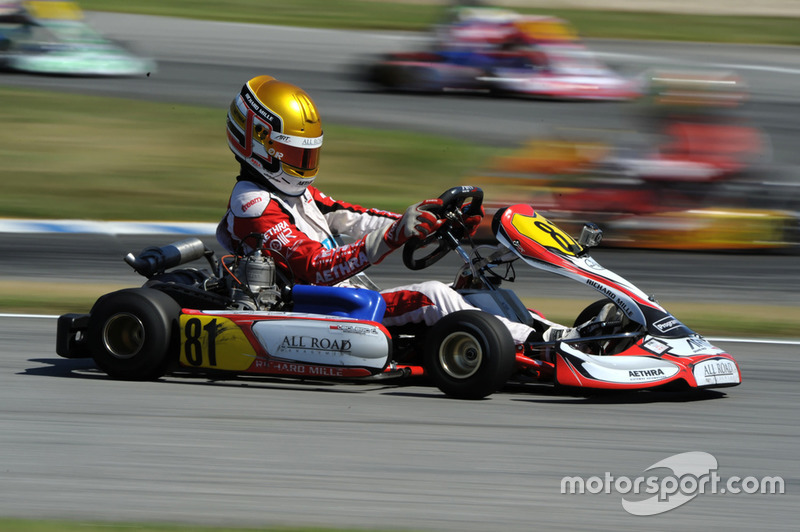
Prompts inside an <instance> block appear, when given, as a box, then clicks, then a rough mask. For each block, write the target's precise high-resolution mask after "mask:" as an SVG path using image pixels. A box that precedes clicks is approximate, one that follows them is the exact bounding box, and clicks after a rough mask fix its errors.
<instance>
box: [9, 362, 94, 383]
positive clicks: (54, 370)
mask: <svg viewBox="0 0 800 532" xmlns="http://www.w3.org/2000/svg"><path fill="white" fill-rule="evenodd" d="M29 362H35V363H38V364H41V365H39V366H36V367H32V368H27V369H25V370H24V371H22V372H20V374H21V375H37V376H40V377H70V378H81V379H102V378H108V377H107V376H106V374H105V373H103V372H102V371H100V370H99V369H97V366H95V364H94V361H93V360H92V359H91V358H32V359H30V360H29Z"/></svg>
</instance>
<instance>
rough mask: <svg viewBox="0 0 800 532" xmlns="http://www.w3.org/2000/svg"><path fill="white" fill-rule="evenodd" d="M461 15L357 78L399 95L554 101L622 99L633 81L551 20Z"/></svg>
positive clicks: (635, 90)
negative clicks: (433, 36) (433, 37)
mask: <svg viewBox="0 0 800 532" xmlns="http://www.w3.org/2000/svg"><path fill="white" fill-rule="evenodd" d="M477 11H478V12H479V13H480V16H473V15H472V14H471V15H470V16H469V17H466V18H462V19H460V20H458V21H456V22H454V23H452V24H450V25H446V26H442V28H444V30H442V29H441V28H440V31H439V32H438V34H439V35H440V39H439V42H435V43H434V44H433V45H432V46H430V47H429V48H428V49H426V50H423V51H408V52H393V53H389V54H385V55H383V56H381V57H379V58H375V59H371V60H370V61H369V62H368V65H367V67H366V68H365V69H363V71H362V74H361V77H362V78H363V79H364V81H366V82H367V83H369V84H371V85H373V86H376V87H380V88H382V89H386V90H392V91H401V92H442V91H453V90H455V91H474V92H486V93H490V94H497V95H518V96H529V97H533V98H541V99H556V100H629V99H633V98H636V97H638V96H639V86H638V82H636V81H634V80H632V79H627V78H625V77H623V76H621V75H620V74H618V73H616V72H615V71H613V70H612V69H611V68H609V67H608V66H607V65H605V64H604V63H603V62H602V61H600V60H599V59H598V58H597V57H596V55H595V54H594V53H592V51H591V50H589V49H588V48H587V47H586V46H585V45H583V44H582V43H581V42H580V41H579V40H578V38H577V36H576V34H575V33H574V31H573V30H572V29H571V28H570V27H569V25H568V24H567V23H566V22H565V21H563V20H561V19H557V18H554V17H545V16H523V15H517V14H515V13H512V12H506V11H505V10H501V12H502V13H503V14H504V16H500V17H497V16H492V17H489V16H487V15H486V13H485V12H487V11H488V12H494V11H497V10H494V9H481V10H477Z"/></svg>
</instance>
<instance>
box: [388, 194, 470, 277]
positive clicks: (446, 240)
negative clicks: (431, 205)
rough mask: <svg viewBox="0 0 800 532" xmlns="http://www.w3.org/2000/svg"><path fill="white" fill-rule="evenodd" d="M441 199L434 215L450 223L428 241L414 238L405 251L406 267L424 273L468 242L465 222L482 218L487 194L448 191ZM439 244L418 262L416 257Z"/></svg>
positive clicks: (444, 225) (443, 225)
mask: <svg viewBox="0 0 800 532" xmlns="http://www.w3.org/2000/svg"><path fill="white" fill-rule="evenodd" d="M439 199H440V200H442V206H441V207H439V208H438V209H436V210H432V212H433V213H434V214H436V215H438V216H439V217H440V218H446V221H445V222H444V223H443V224H442V225H441V227H439V229H438V230H437V231H436V232H434V233H431V234H430V235H428V236H427V237H425V238H424V239H420V238H416V237H415V238H410V239H409V240H408V242H406V244H405V246H404V247H403V264H405V265H406V268H408V269H409V270H422V269H423V268H427V267H428V266H431V265H433V264H434V263H436V262H438V261H439V260H440V259H441V258H442V257H444V256H445V255H447V254H448V253H450V251H451V250H452V249H454V248H455V246H456V245H457V243H458V241H459V240H461V239H462V238H464V233H465V230H466V227H465V226H464V224H463V220H464V219H466V218H469V217H470V216H475V215H480V213H481V205H482V204H483V190H481V189H480V188H478V187H472V186H461V187H453V188H451V189H450V190H447V191H445V192H444V193H443V194H442V195H441V196H439ZM437 241H438V244H436V247H435V248H434V249H433V251H431V252H429V253H426V254H424V255H423V256H422V257H419V258H416V257H414V254H415V253H416V252H417V251H418V250H420V249H422V248H427V247H428V246H432V245H433V244H434V243H435V242H437Z"/></svg>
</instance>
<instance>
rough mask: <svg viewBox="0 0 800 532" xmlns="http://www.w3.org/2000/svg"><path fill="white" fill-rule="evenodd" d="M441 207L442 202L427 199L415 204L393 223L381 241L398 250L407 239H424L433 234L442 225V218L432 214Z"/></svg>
mask: <svg viewBox="0 0 800 532" xmlns="http://www.w3.org/2000/svg"><path fill="white" fill-rule="evenodd" d="M441 206H442V200H440V199H429V200H425V201H421V202H419V203H415V204H414V205H412V206H410V207H409V208H408V209H406V212H405V214H403V217H402V218H400V219H399V220H397V221H396V222H395V223H393V224H392V225H391V226H390V227H389V229H387V230H386V234H385V235H384V236H383V239H384V240H385V241H386V244H387V245H389V247H392V248H399V247H400V246H402V245H403V244H405V243H406V241H408V239H409V238H412V237H417V238H420V239H424V238H425V237H426V236H428V235H430V234H431V233H434V232H435V231H436V230H437V229H439V227H441V225H442V224H443V223H444V221H445V220H444V218H439V216H438V215H437V214H435V213H433V212H431V209H433V210H434V211H436V210H439V209H440V208H441Z"/></svg>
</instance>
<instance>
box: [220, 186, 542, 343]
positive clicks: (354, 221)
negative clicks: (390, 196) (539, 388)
mask: <svg viewBox="0 0 800 532" xmlns="http://www.w3.org/2000/svg"><path fill="white" fill-rule="evenodd" d="M400 218H401V215H400V214H396V213H393V212H388V211H382V210H378V209H368V208H364V207H361V206H359V205H353V204H350V203H346V202H342V201H337V200H334V199H333V198H330V197H328V196H326V195H325V194H323V193H322V192H320V191H319V190H318V189H316V188H314V187H313V186H310V187H308V188H307V189H306V191H305V192H304V193H303V194H302V195H301V196H287V195H284V194H280V193H279V192H276V191H270V190H266V189H265V188H262V187H261V186H259V185H258V184H256V183H253V182H251V181H246V180H240V181H238V182H237V183H236V185H235V186H234V187H233V192H232V193H231V197H230V201H229V202H228V211H227V212H226V213H225V216H224V217H223V218H222V221H220V223H219V226H218V227H217V239H218V240H219V242H220V244H222V245H223V246H224V247H225V248H226V249H227V250H228V251H230V252H236V251H237V250H239V252H244V253H247V252H249V251H251V250H252V249H254V247H255V246H257V245H258V241H257V238H256V237H253V236H251V235H253V234H254V233H255V234H257V235H263V239H264V240H263V246H264V247H265V248H266V249H269V250H272V251H273V254H272V257H273V258H274V259H275V260H276V262H277V263H278V264H279V265H281V266H282V267H284V268H286V270H287V271H289V272H290V273H291V275H292V276H293V278H294V280H295V281H296V282H299V283H303V284H316V285H328V286H330V285H337V286H353V287H355V286H359V285H358V283H357V282H356V281H357V280H356V279H352V278H353V276H355V275H356V274H358V273H359V272H361V271H363V270H364V269H366V268H367V267H368V266H370V265H371V264H372V262H371V261H370V258H369V253H368V252H367V249H366V235H368V234H369V233H370V232H372V231H381V232H382V233H383V232H385V231H386V229H388V227H389V226H390V225H392V224H393V223H394V222H395V221H397V220H399V219H400ZM335 235H348V236H350V237H351V238H354V239H355V241H354V242H352V243H350V244H347V245H342V246H338V245H337V243H336V241H335V239H334V236H335ZM381 258H382V257H381ZM377 262H380V259H378V260H377V261H376V263H377ZM381 295H382V296H383V298H384V300H385V301H386V314H385V317H384V320H383V323H384V325H387V326H393V325H404V324H407V323H420V322H424V323H425V324H427V325H433V324H434V323H436V322H437V321H438V320H439V319H440V318H441V317H442V316H444V315H445V314H448V313H450V312H455V311H457V310H465V309H475V307H473V306H472V305H470V304H469V303H467V302H466V301H465V300H464V298H462V297H461V295H459V294H458V293H457V292H456V291H455V290H453V289H451V288H450V287H449V286H447V285H445V284H444V283H441V282H439V281H426V282H422V283H418V284H412V285H407V286H400V287H396V288H392V289H389V290H383V291H381ZM501 320H502V321H503V322H504V323H505V324H506V325H507V327H508V328H509V330H510V331H511V335H512V337H513V338H514V340H515V342H517V344H522V343H524V342H525V340H526V339H527V338H528V337H529V335H530V334H531V333H532V332H533V329H532V328H531V327H528V326H527V325H524V324H521V323H515V322H512V321H509V320H506V319H505V318H501Z"/></svg>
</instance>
